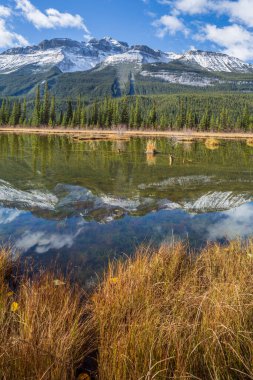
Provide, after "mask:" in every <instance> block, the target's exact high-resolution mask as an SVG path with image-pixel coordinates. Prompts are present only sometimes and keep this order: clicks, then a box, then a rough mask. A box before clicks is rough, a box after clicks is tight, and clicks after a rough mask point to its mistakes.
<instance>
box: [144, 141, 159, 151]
mask: <svg viewBox="0 0 253 380" xmlns="http://www.w3.org/2000/svg"><path fill="white" fill-rule="evenodd" d="M146 153H147V154H155V153H157V150H156V142H155V141H154V140H148V142H147V147H146Z"/></svg>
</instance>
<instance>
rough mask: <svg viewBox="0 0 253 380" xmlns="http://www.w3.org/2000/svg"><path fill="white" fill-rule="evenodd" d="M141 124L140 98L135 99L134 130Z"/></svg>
mask: <svg viewBox="0 0 253 380" xmlns="http://www.w3.org/2000/svg"><path fill="white" fill-rule="evenodd" d="M141 123H142V117H141V108H140V98H139V97H138V96H137V97H136V102H135V109H134V128H137V129H138V128H140V126H141Z"/></svg>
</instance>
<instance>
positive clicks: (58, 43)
mask: <svg viewBox="0 0 253 380" xmlns="http://www.w3.org/2000/svg"><path fill="white" fill-rule="evenodd" d="M171 61H172V62H173V61H179V62H183V63H184V64H186V65H190V66H191V65H193V66H194V65H195V66H197V67H199V68H203V69H204V70H207V71H225V72H239V73H243V72H252V71H253V66H252V65H250V64H247V63H244V62H242V61H241V60H239V59H238V58H234V57H229V56H228V55H225V54H221V53H215V52H204V51H199V50H196V51H189V52H187V53H185V54H183V55H179V54H176V53H171V52H170V53H166V52H162V51H160V50H153V49H151V48H149V47H148V46H143V45H135V46H129V45H128V44H127V43H125V42H120V41H117V40H114V39H113V38H110V37H105V38H103V39H101V40H97V39H91V40H90V41H89V42H77V41H73V40H71V39H58V38H57V39H52V40H50V41H48V40H45V41H42V42H41V43H40V44H39V45H36V46H28V47H25V48H14V49H9V50H7V51H5V52H4V53H2V54H0V74H9V73H12V72H15V71H17V70H19V69H21V68H24V67H26V66H29V65H33V66H35V69H36V70H39V71H43V70H48V69H49V68H51V67H58V68H59V69H60V70H61V71H62V72H76V71H87V70H90V69H93V68H94V67H96V66H97V65H99V64H103V66H111V65H119V64H121V63H134V64H137V65H139V66H142V65H143V64H148V63H149V64H150V63H151V64H153V63H169V62H171Z"/></svg>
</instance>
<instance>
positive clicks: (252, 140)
mask: <svg viewBox="0 0 253 380" xmlns="http://www.w3.org/2000/svg"><path fill="white" fill-rule="evenodd" d="M246 144H247V145H248V146H250V147H251V148H252V147H253V138H249V139H247V140H246Z"/></svg>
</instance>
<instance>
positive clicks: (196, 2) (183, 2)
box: [174, 0, 210, 14]
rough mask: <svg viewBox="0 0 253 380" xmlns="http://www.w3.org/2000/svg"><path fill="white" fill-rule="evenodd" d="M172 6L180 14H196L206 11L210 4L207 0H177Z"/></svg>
mask: <svg viewBox="0 0 253 380" xmlns="http://www.w3.org/2000/svg"><path fill="white" fill-rule="evenodd" d="M174 6H175V8H176V9H177V10H178V11H181V12H185V13H189V14H198V13H204V12H206V11H208V9H209V7H210V2H209V1H208V0H177V1H175V3H174Z"/></svg>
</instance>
